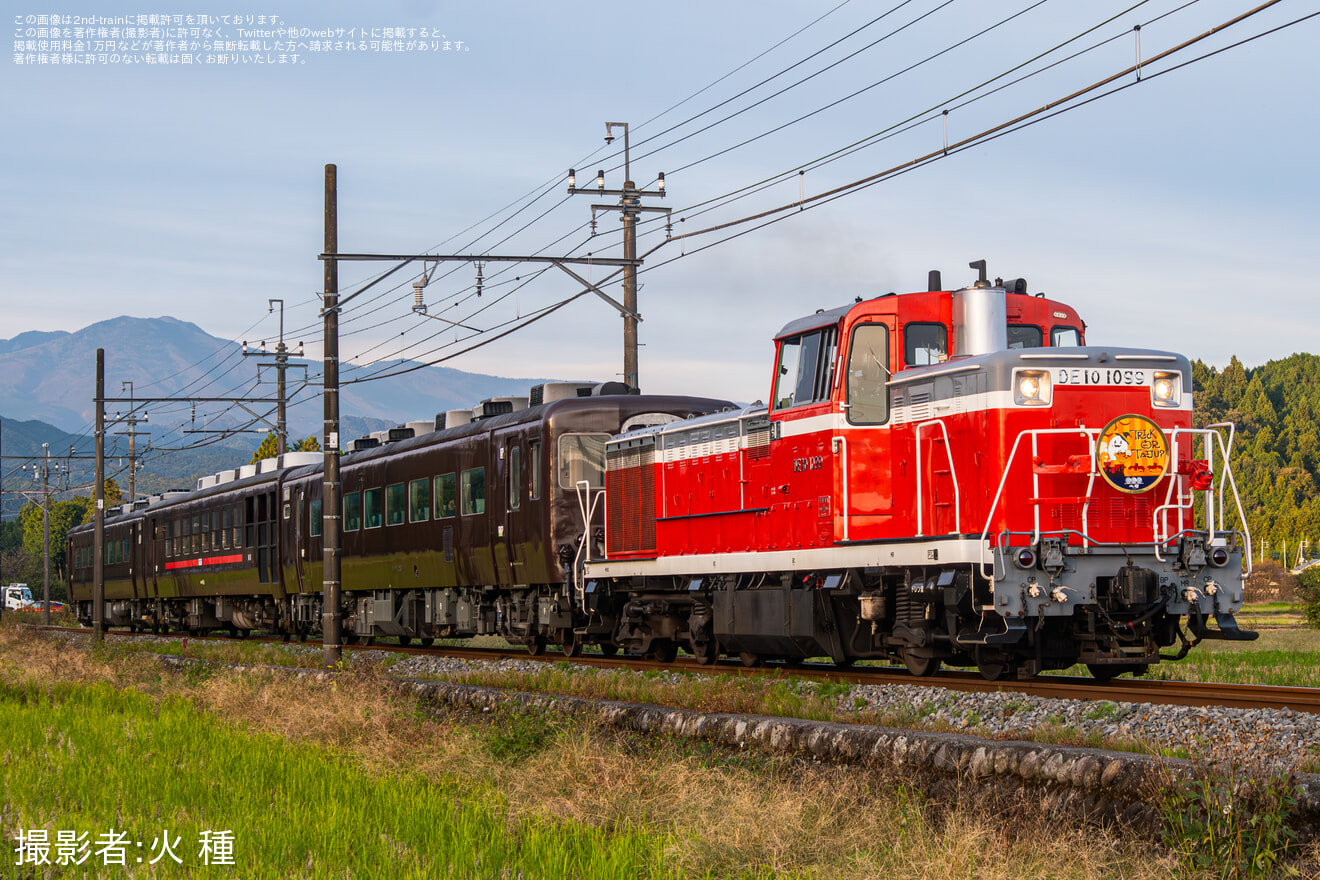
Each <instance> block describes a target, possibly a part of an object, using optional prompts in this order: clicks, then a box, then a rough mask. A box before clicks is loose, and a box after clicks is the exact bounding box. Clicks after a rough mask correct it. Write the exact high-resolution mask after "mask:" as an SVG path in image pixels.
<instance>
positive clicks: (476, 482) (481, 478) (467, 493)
mask: <svg viewBox="0 0 1320 880" xmlns="http://www.w3.org/2000/svg"><path fill="white" fill-rule="evenodd" d="M462 487H463V514H464V515H465V516H466V515H469V514H475V513H485V512H486V469H485V468H472V469H471V470H466V471H463V482H462Z"/></svg>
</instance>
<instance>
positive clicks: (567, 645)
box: [563, 629, 582, 657]
mask: <svg viewBox="0 0 1320 880" xmlns="http://www.w3.org/2000/svg"><path fill="white" fill-rule="evenodd" d="M563 651H564V656H565V657H578V656H581V654H582V637H581V636H579V635H578V634H577V633H576V632H574V631H573V630H571V629H570V630H566V631H565V632H564V643H563Z"/></svg>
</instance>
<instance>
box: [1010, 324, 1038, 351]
mask: <svg viewBox="0 0 1320 880" xmlns="http://www.w3.org/2000/svg"><path fill="white" fill-rule="evenodd" d="M1044 344H1045V334H1044V333H1042V332H1041V330H1040V328H1039V327H1037V326H1036V325H1035V324H1009V325H1008V347H1009V348H1040V347H1041V346H1043V345H1044Z"/></svg>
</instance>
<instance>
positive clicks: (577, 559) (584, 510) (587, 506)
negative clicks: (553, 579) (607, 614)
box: [573, 480, 610, 610]
mask: <svg viewBox="0 0 1320 880" xmlns="http://www.w3.org/2000/svg"><path fill="white" fill-rule="evenodd" d="M573 488H574V490H576V492H577V502H578V512H579V513H581V514H582V540H580V541H579V542H578V548H577V552H576V553H574V554H573V580H574V581H575V582H576V583H575V586H576V587H577V594H578V607H579V608H582V609H583V610H586V607H587V584H586V581H585V580H584V579H583V572H584V571H585V568H586V563H588V562H590V561H591V521H592V520H593V519H595V517H596V505H597V503H599V502H601V501H605V502H606V503H607V504H608V501H607V500H606V499H605V492H604V490H600V491H598V492H597V493H596V497H594V498H592V497H591V483H590V482H588V481H587V480H578V481H577V482H576V483H574V484H573ZM609 527H610V518H609V516H606V517H605V528H606V529H609ZM605 546H606V547H607V548H608V547H609V535H608V534H607V535H606V536H605ZM584 554H585V558H584ZM606 555H608V551H607V554H606Z"/></svg>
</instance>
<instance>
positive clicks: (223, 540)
mask: <svg viewBox="0 0 1320 880" xmlns="http://www.w3.org/2000/svg"><path fill="white" fill-rule="evenodd" d="M217 515H220V514H217ZM229 517H230V513H229V508H228V507H226V508H225V509H224V511H223V516H222V518H221V521H220V546H221V548H222V549H225V550H228V549H229V525H230V524H229Z"/></svg>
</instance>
